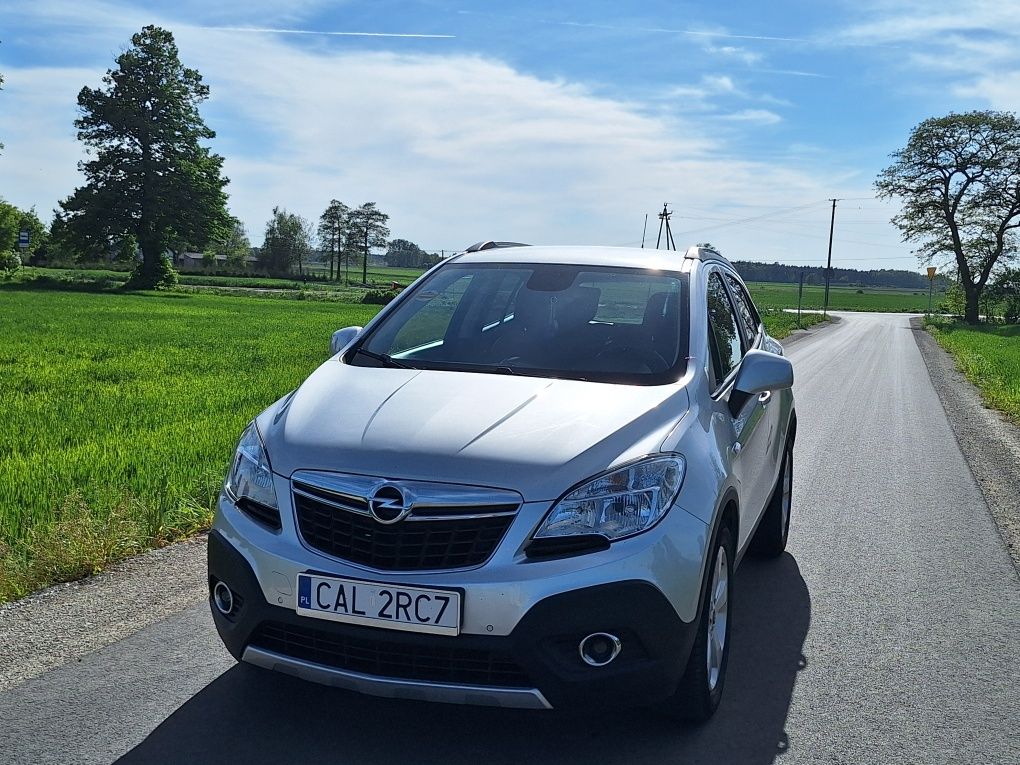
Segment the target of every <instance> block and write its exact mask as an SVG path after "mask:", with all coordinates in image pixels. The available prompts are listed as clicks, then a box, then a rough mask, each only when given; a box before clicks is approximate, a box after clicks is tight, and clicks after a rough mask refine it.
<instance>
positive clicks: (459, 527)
mask: <svg viewBox="0 0 1020 765" xmlns="http://www.w3.org/2000/svg"><path fill="white" fill-rule="evenodd" d="M302 491H303V489H302ZM293 496H294V506H295V509H296V510H297V520H298V528H299V529H300V531H301V536H302V537H303V538H304V540H305V542H306V543H307V544H308V545H309V546H311V547H313V548H315V549H316V550H319V551H320V552H324V553H326V554H327V555H332V556H334V557H336V558H341V559H343V560H348V561H351V562H353V563H360V564H362V565H365V566H370V567H371V568H376V569H380V570H384V571H415V570H427V569H448V568H463V567H466V566H476V565H479V564H481V563H484V562H485V561H486V560H488V558H489V556H490V555H492V553H493V551H494V550H495V549H496V546H497V545H498V544H499V542H500V540H501V539H502V538H503V535H504V534H505V533H506V530H507V528H509V526H510V523H511V521H513V511H514V510H516V507H515V506H510V507H509V512H507V511H508V508H507V506H489V507H478V508H473V509H474V510H476V511H481V512H493V511H497V512H500V513H502V514H500V515H482V514H481V513H479V512H473V513H471V514H470V515H471V517H457V514H464V513H465V508H463V507H460V508H456V509H455V512H454V509H449V510H448V509H446V508H431V507H430V508H428V510H427V512H428V513H429V516H430V518H432V517H434V518H435V519H434V520H432V519H430V520H411V519H405V520H402V521H398V522H397V523H394V524H392V525H383V524H381V523H379V522H378V521H376V520H375V519H374V518H372V516H370V515H364V514H362V513H361V512H356V511H352V510H348V509H345V508H343V507H338V506H337V505H336V504H331V503H328V502H325V501H322V500H320V499H317V498H314V497H311V496H308V495H307V494H304V493H300V494H299V493H297V492H295V493H294V495H293ZM478 515H481V517H476V516H478Z"/></svg>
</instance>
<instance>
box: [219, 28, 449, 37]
mask: <svg viewBox="0 0 1020 765" xmlns="http://www.w3.org/2000/svg"><path fill="white" fill-rule="evenodd" d="M200 29H209V30H213V31H217V32H254V33H257V34H273V35H327V36H330V37H413V38H429V39H450V38H452V37H455V35H428V34H415V33H405V32H331V31H329V30H319V29H266V28H262V27H200Z"/></svg>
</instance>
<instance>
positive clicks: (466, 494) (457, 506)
mask: <svg viewBox="0 0 1020 765" xmlns="http://www.w3.org/2000/svg"><path fill="white" fill-rule="evenodd" d="M387 484H396V485H399V486H400V488H401V490H402V491H403V493H404V496H405V497H406V498H407V501H408V503H409V504H410V506H411V514H410V515H409V516H408V517H407V518H406V519H405V520H406V521H461V520H477V519H479V518H499V517H507V516H514V515H517V512H518V510H520V506H521V504H523V502H524V497H522V496H521V495H520V494H518V493H517V492H514V491H508V490H506V489H489V488H483V487H478V486H461V485H458V484H446V483H429V482H426V481H399V480H391V479H387V478H377V477H375V476H363V475H354V474H348V473H327V472H321V471H312V470H298V471H295V472H294V473H293V475H291V491H292V492H294V493H295V494H299V495H301V496H303V497H307V498H309V499H312V500H315V501H317V502H322V503H323V504H326V505H329V506H330V507H335V508H337V509H339V510H343V511H345V512H348V513H354V514H356V515H364V516H369V515H370V513H369V511H368V498H369V497H371V496H372V494H373V493H374V492H375V490H376V489H378V488H379V487H380V486H384V485H387ZM430 508H442V509H443V512H442V513H435V512H433V513H429V512H428V510H429V509H430ZM482 508H486V509H485V510H482Z"/></svg>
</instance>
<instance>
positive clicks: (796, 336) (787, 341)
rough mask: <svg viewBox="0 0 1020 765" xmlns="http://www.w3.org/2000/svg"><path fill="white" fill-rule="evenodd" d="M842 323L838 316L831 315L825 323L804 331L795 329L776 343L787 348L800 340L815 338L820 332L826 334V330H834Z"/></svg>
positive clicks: (821, 322) (822, 322)
mask: <svg viewBox="0 0 1020 765" xmlns="http://www.w3.org/2000/svg"><path fill="white" fill-rule="evenodd" d="M787 310H788V309H787ZM840 321H842V319H840V318H839V317H838V316H833V315H832V314H831V313H830V314H829V317H828V318H827V319H826V320H825V321H820V322H818V323H817V324H812V325H811V326H810V327H806V328H804V329H795V330H793V332H791V333H790V334H788V335H787V336H786V337H784V338H783V339H782V340H777V341H776V342H778V343H779V344H780V345H781V346H783V347H784V348H785V347H786V346H788V345H792V344H794V343H796V342H797V341H798V340H803V339H804V338H807V337H814V336H815V335H817V334H818V333H819V332H824V331H826V330H829V329H832V328H833V327H835V326H836V325H837V324H839V323H840Z"/></svg>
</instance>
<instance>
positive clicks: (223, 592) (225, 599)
mask: <svg viewBox="0 0 1020 765" xmlns="http://www.w3.org/2000/svg"><path fill="white" fill-rule="evenodd" d="M212 599H213V605H214V606H216V610H217V611H219V612H220V613H221V614H223V615H224V616H228V615H229V614H230V612H231V611H233V610H234V593H232V592H231V591H230V588H229V587H227V585H226V584H224V583H223V582H216V586H215V587H213V591H212Z"/></svg>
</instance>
